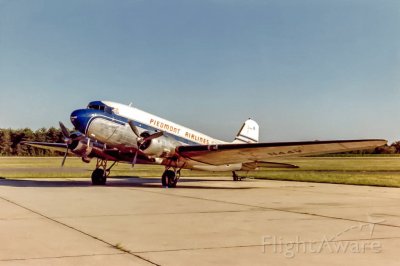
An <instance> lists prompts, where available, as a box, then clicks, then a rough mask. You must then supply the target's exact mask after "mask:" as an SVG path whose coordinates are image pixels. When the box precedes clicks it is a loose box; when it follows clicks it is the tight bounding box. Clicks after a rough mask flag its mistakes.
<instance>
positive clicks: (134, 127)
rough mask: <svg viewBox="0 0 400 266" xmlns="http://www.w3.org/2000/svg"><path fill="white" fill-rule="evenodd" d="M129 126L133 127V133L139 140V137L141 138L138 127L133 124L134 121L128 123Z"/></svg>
mask: <svg viewBox="0 0 400 266" xmlns="http://www.w3.org/2000/svg"><path fill="white" fill-rule="evenodd" d="M128 124H129V126H130V127H131V129H132V131H133V133H134V134H135V135H136V137H138V138H139V137H140V134H139V130H138V129H137V127H136V126H135V124H134V123H133V121H132V120H129V121H128Z"/></svg>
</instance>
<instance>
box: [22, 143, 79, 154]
mask: <svg viewBox="0 0 400 266" xmlns="http://www.w3.org/2000/svg"><path fill="white" fill-rule="evenodd" d="M21 144H24V145H29V146H32V147H36V148H40V149H45V150H50V151H58V152H62V153H65V151H66V149H67V146H68V145H67V144H66V143H50V142H31V141H25V142H21ZM69 153H70V154H73V153H72V152H71V151H69Z"/></svg>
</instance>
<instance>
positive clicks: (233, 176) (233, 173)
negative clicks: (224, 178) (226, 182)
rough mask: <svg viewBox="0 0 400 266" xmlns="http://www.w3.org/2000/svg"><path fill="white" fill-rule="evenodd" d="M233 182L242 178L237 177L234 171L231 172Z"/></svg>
mask: <svg viewBox="0 0 400 266" xmlns="http://www.w3.org/2000/svg"><path fill="white" fill-rule="evenodd" d="M232 178H233V181H242V179H243V178H244V177H241V176H238V175H237V174H236V172H235V171H232Z"/></svg>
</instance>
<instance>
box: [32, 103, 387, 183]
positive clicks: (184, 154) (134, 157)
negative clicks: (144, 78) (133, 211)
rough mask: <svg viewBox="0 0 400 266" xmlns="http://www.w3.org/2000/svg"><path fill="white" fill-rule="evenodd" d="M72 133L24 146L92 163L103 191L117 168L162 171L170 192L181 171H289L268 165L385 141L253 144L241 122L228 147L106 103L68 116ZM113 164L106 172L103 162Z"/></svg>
mask: <svg viewBox="0 0 400 266" xmlns="http://www.w3.org/2000/svg"><path fill="white" fill-rule="evenodd" d="M71 122H72V124H73V125H74V126H75V130H76V131H74V132H69V130H68V129H67V128H66V127H65V126H64V125H63V124H62V123H61V122H60V127H61V130H62V133H63V135H64V138H65V143H44V142H25V144H27V145H30V146H34V147H38V148H43V149H50V150H54V151H59V152H65V156H64V159H63V161H62V165H64V162H65V159H66V157H67V155H68V154H72V155H76V156H79V157H81V158H82V161H84V162H86V163H88V162H89V161H90V160H91V159H92V158H97V164H96V169H95V170H94V171H93V173H92V183H93V185H104V184H105V183H106V179H107V176H108V175H109V174H110V170H111V168H112V167H113V166H114V165H115V163H116V162H124V163H130V164H132V165H135V164H159V165H164V166H165V171H164V173H163V175H162V177H161V183H162V185H163V186H166V187H175V186H176V184H177V182H178V180H179V177H180V170H181V169H194V170H204V171H231V172H232V174H233V180H235V181H238V180H240V178H239V177H238V175H237V174H236V171H252V170H257V169H259V168H263V167H273V168H294V167H297V166H294V165H291V164H283V163H276V162H271V161H270V160H271V159H276V158H281V157H288V156H302V155H310V154H325V153H335V152H344V151H351V150H362V149H370V148H375V147H377V146H381V145H384V144H386V140H381V139H365V140H334V141H306V142H276V143H259V142H258V131H259V127H258V124H257V123H256V122H255V121H253V120H251V119H249V120H247V121H245V122H244V124H243V126H242V127H241V128H240V130H239V132H238V134H237V135H236V138H235V139H234V140H233V142H224V141H221V140H218V139H214V138H212V137H209V136H207V135H205V134H202V133H200V132H197V131H194V130H192V129H189V128H186V127H183V126H181V125H178V124H176V123H173V122H170V121H168V120H165V119H163V118H160V117H158V116H155V115H152V114H149V113H146V112H144V111H141V110H139V109H136V108H133V107H131V106H127V105H123V104H119V103H115V102H109V101H94V102H90V103H89V105H88V106H87V108H86V109H79V110H76V111H73V112H72V114H71ZM109 161H110V162H113V163H112V164H111V166H109V167H108V162H109Z"/></svg>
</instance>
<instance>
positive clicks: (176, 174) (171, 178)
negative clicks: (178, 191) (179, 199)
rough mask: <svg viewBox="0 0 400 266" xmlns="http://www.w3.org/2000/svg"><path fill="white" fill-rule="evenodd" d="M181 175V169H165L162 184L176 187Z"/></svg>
mask: <svg viewBox="0 0 400 266" xmlns="http://www.w3.org/2000/svg"><path fill="white" fill-rule="evenodd" d="M180 176H181V171H180V170H178V171H176V170H175V171H172V170H168V169H167V170H165V171H164V173H163V175H162V177H161V184H162V185H163V187H169V188H173V187H176V183H178V180H179V178H180Z"/></svg>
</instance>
